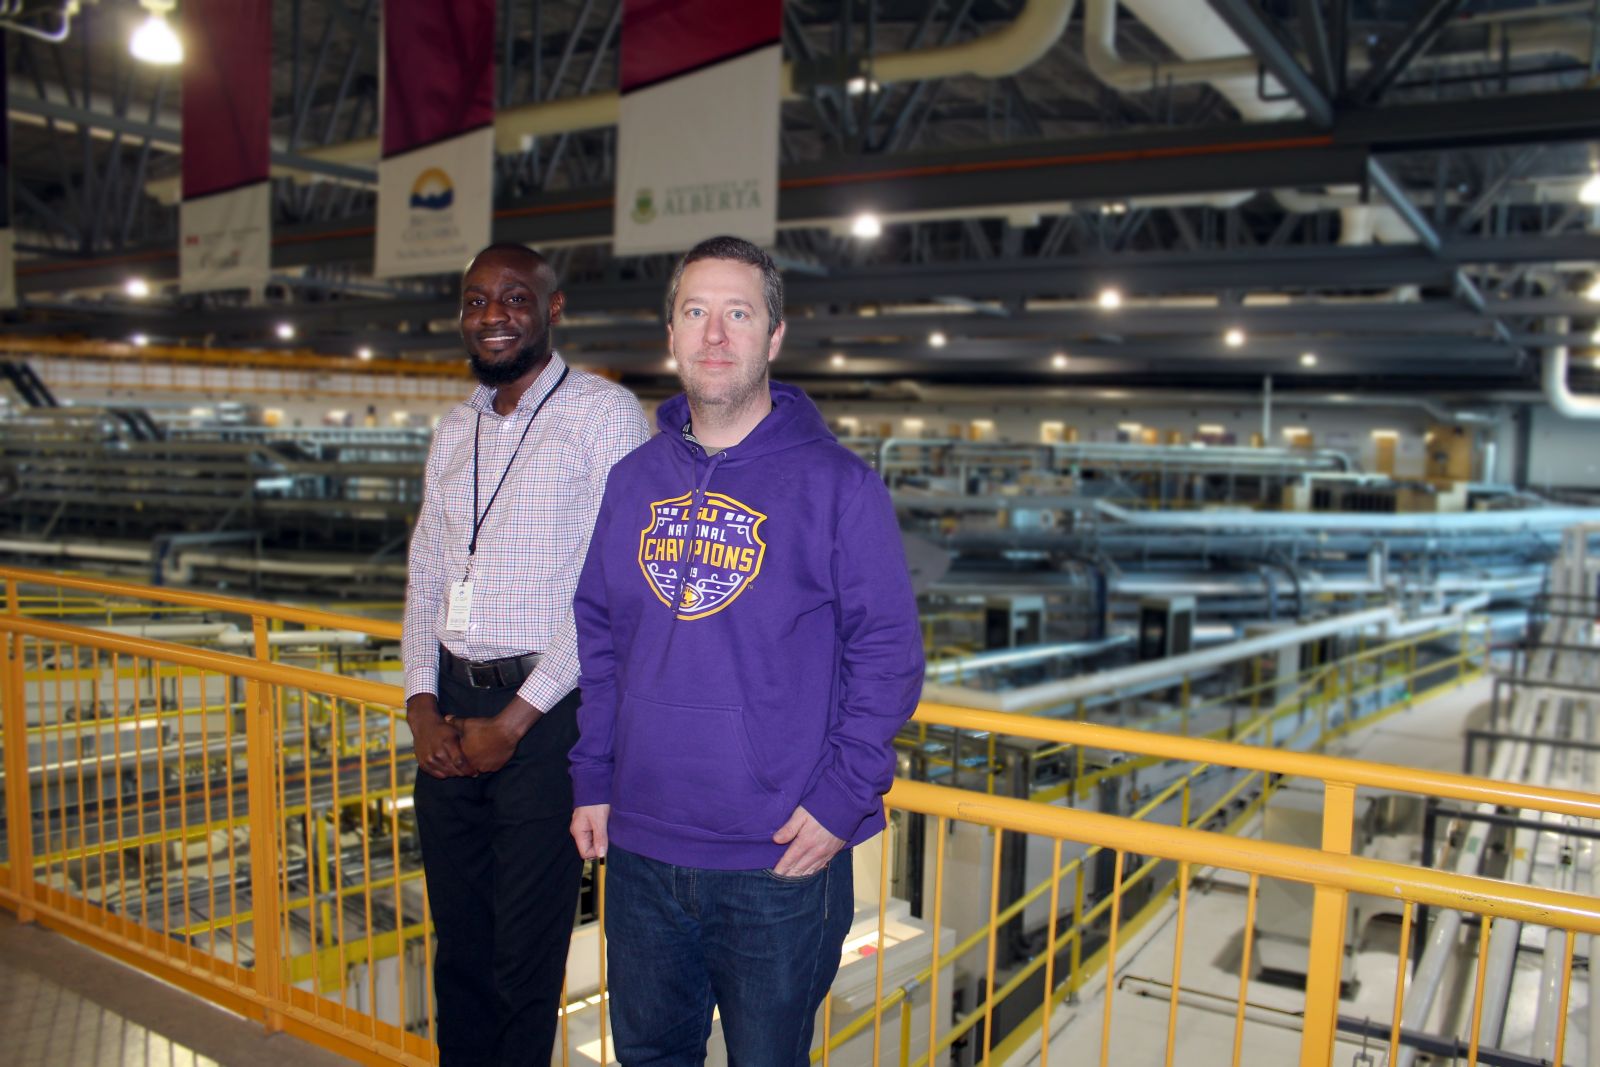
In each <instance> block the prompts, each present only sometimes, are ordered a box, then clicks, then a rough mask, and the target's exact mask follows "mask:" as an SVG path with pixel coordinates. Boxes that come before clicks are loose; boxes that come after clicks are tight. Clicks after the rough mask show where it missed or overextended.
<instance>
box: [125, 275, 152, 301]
mask: <svg viewBox="0 0 1600 1067" xmlns="http://www.w3.org/2000/svg"><path fill="white" fill-rule="evenodd" d="M122 290H123V292H125V293H127V294H128V295H129V296H131V297H133V298H134V299H135V300H142V299H144V298H145V297H147V296H149V295H150V283H149V282H147V281H145V280H144V279H143V278H140V277H133V278H129V279H128V280H127V281H125V282H123V283H122Z"/></svg>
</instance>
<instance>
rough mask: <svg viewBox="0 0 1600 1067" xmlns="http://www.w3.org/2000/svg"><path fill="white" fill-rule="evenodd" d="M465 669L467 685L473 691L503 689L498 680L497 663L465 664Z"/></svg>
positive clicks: (502, 683)
mask: <svg viewBox="0 0 1600 1067" xmlns="http://www.w3.org/2000/svg"><path fill="white" fill-rule="evenodd" d="M465 666H466V668H467V684H468V685H470V686H472V688H474V689H501V688H504V687H505V684H506V683H504V682H503V681H501V680H500V665H499V664H498V663H472V662H470V661H466V662H465Z"/></svg>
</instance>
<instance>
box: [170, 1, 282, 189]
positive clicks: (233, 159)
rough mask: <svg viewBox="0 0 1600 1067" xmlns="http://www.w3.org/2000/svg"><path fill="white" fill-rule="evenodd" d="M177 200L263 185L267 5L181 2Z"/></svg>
mask: <svg viewBox="0 0 1600 1067" xmlns="http://www.w3.org/2000/svg"><path fill="white" fill-rule="evenodd" d="M181 17H182V29H183V37H184V46H185V50H186V54H185V57H184V62H183V198H184V199H185V200H192V199H194V198H196V197H201V196H207V195H209V194H211V193H220V192H225V191H227V190H229V189H237V188H239V187H240V186H242V185H249V184H250V183H251V182H260V181H266V180H267V177H268V173H269V171H270V169H271V166H272V141H271V137H272V128H271V124H272V2H271V0H184V3H183V10H182V12H181Z"/></svg>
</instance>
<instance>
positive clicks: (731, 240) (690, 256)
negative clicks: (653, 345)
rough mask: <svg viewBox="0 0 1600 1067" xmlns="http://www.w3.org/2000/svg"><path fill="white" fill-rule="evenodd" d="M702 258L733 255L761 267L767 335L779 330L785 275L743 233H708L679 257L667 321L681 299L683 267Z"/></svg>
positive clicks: (669, 294)
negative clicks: (679, 287) (712, 234)
mask: <svg viewBox="0 0 1600 1067" xmlns="http://www.w3.org/2000/svg"><path fill="white" fill-rule="evenodd" d="M702 259H731V260H733V261H734V262H735V263H744V264H746V265H748V266H751V267H755V268H756V269H757V270H759V271H760V272H761V293H762V295H763V296H764V297H766V301H767V336H768V337H771V336H772V335H773V334H775V333H777V332H778V327H779V326H782V325H783V275H781V274H779V273H778V265H777V264H776V263H774V262H772V257H771V256H769V255H767V253H766V252H765V251H764V250H763V249H762V248H761V246H760V245H758V244H754V243H752V242H750V241H746V240H745V239H744V238H743V237H729V236H727V235H726V234H724V235H722V236H719V237H707V238H706V239H705V240H704V241H701V242H700V243H699V244H697V245H695V246H694V247H693V248H691V249H689V251H688V252H686V253H684V256H683V258H682V259H680V260H678V266H677V268H676V269H674V270H673V272H672V281H670V282H668V283H667V306H666V310H667V321H668V322H671V321H672V311H673V305H675V304H676V303H677V302H678V283H679V282H680V281H682V280H683V270H684V268H685V267H687V266H688V265H689V264H691V263H698V262H700V261H701V260H702Z"/></svg>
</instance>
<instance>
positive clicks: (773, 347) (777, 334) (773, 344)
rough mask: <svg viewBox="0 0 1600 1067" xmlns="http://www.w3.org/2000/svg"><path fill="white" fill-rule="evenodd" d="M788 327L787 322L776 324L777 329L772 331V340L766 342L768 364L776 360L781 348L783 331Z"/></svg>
mask: <svg viewBox="0 0 1600 1067" xmlns="http://www.w3.org/2000/svg"><path fill="white" fill-rule="evenodd" d="M788 325H789V324H788V322H780V323H778V328H777V329H776V330H773V331H772V338H771V339H770V340H769V341H767V362H768V363H771V362H772V361H773V360H775V359H777V358H778V349H780V348H782V347H783V331H784V329H785V328H787V327H788Z"/></svg>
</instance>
